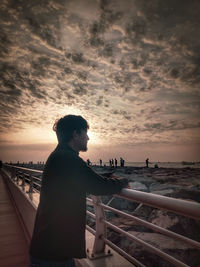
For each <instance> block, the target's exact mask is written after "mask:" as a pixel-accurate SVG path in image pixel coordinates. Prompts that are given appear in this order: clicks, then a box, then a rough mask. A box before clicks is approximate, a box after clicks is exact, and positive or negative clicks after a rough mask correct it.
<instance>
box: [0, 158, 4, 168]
mask: <svg viewBox="0 0 200 267" xmlns="http://www.w3.org/2000/svg"><path fill="white" fill-rule="evenodd" d="M2 167H3V162H2V160H0V169H1V168H2Z"/></svg>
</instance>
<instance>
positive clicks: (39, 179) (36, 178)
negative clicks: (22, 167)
mask: <svg viewBox="0 0 200 267" xmlns="http://www.w3.org/2000/svg"><path fill="white" fill-rule="evenodd" d="M32 177H33V179H35V180H38V181H40V182H42V179H41V178H38V177H35V176H32Z"/></svg>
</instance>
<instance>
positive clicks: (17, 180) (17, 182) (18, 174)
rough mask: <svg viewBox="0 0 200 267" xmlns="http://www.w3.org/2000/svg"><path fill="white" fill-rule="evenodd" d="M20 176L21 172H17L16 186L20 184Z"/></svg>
mask: <svg viewBox="0 0 200 267" xmlns="http://www.w3.org/2000/svg"><path fill="white" fill-rule="evenodd" d="M19 176H20V172H19V171H16V177H17V179H16V184H17V185H18V184H19Z"/></svg>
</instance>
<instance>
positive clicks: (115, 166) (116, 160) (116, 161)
mask: <svg viewBox="0 0 200 267" xmlns="http://www.w3.org/2000/svg"><path fill="white" fill-rule="evenodd" d="M115 167H117V159H116V158H115Z"/></svg>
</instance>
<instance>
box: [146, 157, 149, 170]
mask: <svg viewBox="0 0 200 267" xmlns="http://www.w3.org/2000/svg"><path fill="white" fill-rule="evenodd" d="M146 167H147V168H149V159H148V158H147V159H146Z"/></svg>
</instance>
